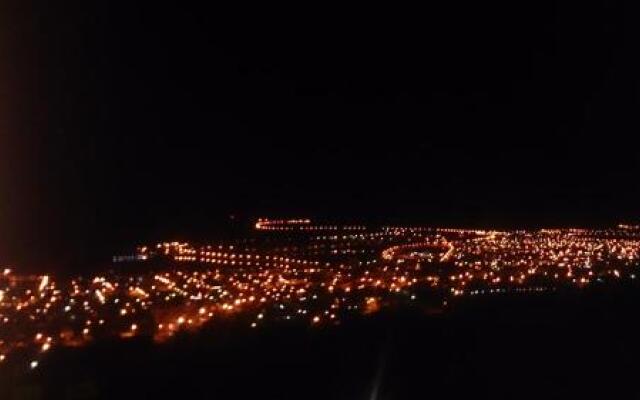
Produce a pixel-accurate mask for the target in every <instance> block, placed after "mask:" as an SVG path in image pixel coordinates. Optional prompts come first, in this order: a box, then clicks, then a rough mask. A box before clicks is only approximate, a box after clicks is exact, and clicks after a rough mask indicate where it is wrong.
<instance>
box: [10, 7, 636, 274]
mask: <svg viewBox="0 0 640 400" xmlns="http://www.w3.org/2000/svg"><path fill="white" fill-rule="evenodd" d="M10 3H16V4H13V5H12V4H10ZM29 3H31V2H29V1H24V2H18V1H16V2H5V3H4V4H3V5H2V8H3V9H2V10H0V14H1V15H2V19H3V20H2V21H0V22H1V26H2V28H0V29H1V31H0V60H1V62H0V91H1V93H0V95H1V96H0V163H1V164H0V168H1V169H0V194H1V197H0V264H3V263H17V264H18V265H20V266H25V267H27V266H38V267H43V266H45V267H47V268H49V267H58V268H65V267H64V266H67V265H74V266H76V267H77V266H79V265H80V266H84V265H89V264H91V263H92V262H94V261H95V260H99V259H102V258H106V257H107V256H109V255H110V254H111V251H112V250H113V249H115V248H119V247H123V246H125V247H126V246H128V245H131V244H136V243H138V242H140V241H144V240H155V239H160V238H183V237H185V238H187V237H190V238H192V237H201V238H207V237H212V236H214V235H215V234H216V233H219V232H220V231H221V230H224V229H225V227H226V226H227V224H228V216H229V215H230V214H234V215H237V216H238V218H239V219H241V220H242V219H244V218H248V217H255V216H268V215H280V216H310V217H320V218H332V219H347V220H363V221H377V222H384V221H405V222H406V221H415V222H416V223H418V222H420V223H438V224H445V225H452V226H453V225H457V226H461V225H476V226H478V225H484V226H539V225H553V226H563V225H597V224H605V223H611V222H615V221H618V220H632V221H633V220H636V221H637V220H638V219H639V214H640V213H639V206H638V204H640V202H639V201H640V191H639V190H638V184H637V180H638V178H637V177H638V174H639V173H640V153H639V150H638V147H637V144H636V140H635V139H634V138H635V136H637V132H638V128H639V127H640V126H639V125H640V124H638V120H637V117H638V105H639V104H638V98H637V95H638V84H639V78H638V71H640V65H639V62H638V43H637V41H635V37H636V36H637V34H638V32H637V30H638V29H637V24H636V23H635V22H636V21H634V16H635V15H637V13H636V12H637V9H632V7H631V6H632V5H633V4H632V3H633V2H628V3H623V2H606V1H601V2H584V3H581V4H579V5H571V6H569V5H561V4H556V3H555V2H540V1H536V2H533V1H532V2H514V1H510V2H499V3H495V2H491V3H490V4H486V3H485V2H474V3H475V4H471V5H469V4H464V3H455V4H453V2H442V3H450V4H448V5H439V6H431V7H430V8H421V9H390V8H389V7H388V6H387V7H384V8H380V9H374V8H373V7H372V6H370V5H366V6H362V7H360V8H357V9H345V8H344V7H342V8H335V9H329V8H324V7H325V6H321V5H319V6H316V7H311V6H309V7H308V8H304V9H303V8H281V9H276V8H272V7H271V5H269V6H268V7H263V8H261V9H255V8H251V7H248V6H247V8H246V9H241V10H230V9H222V8H214V7H213V6H212V5H211V3H215V2H202V3H195V2H188V1H183V2H173V4H167V5H158V4H155V3H152V2H149V3H147V4H146V5H145V4H143V3H142V2H135V1H128V2H117V3H118V4H115V3H116V2H108V1H99V0H96V1H89V2H87V1H67V2H64V4H62V3H59V2H40V3H41V4H39V5H33V4H29ZM34 3H36V2H34ZM45 3H47V4H45ZM160 3H165V2H160ZM205 4H208V5H205Z"/></svg>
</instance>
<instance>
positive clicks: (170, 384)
mask: <svg viewBox="0 0 640 400" xmlns="http://www.w3.org/2000/svg"><path fill="white" fill-rule="evenodd" d="M639 304H640V291H638V288H637V287H624V288H623V287H617V288H611V287H608V288H592V289H589V290H588V291H583V292H562V293H554V294H549V295H538V296H529V297H513V296H506V295H504V296H500V297H493V298H485V299H470V300H464V301H462V302H458V303H457V304H452V305H450V309H449V310H448V311H446V312H445V313H442V314H427V313H425V312H424V310H419V309H412V310H405V311H402V312H393V313H391V312H386V313H381V314H378V315H376V316H370V317H366V318H357V319H354V320H351V321H345V322H344V323H343V324H342V325H341V326H339V327H325V328H320V329H315V328H314V329H311V328H309V327H307V326H295V325H288V326H286V325H282V324H277V325H274V326H272V327H267V328H265V329H262V330H247V329H246V328H244V327H245V326H246V324H245V323H244V321H226V322H222V321H218V323H217V324H216V325H215V326H213V327H211V328H210V329H208V330H206V331H203V332H201V333H199V334H197V335H184V336H182V337H179V338H177V339H176V340H175V341H173V342H172V343H169V344H165V345H163V346H157V345H154V344H152V343H151V342H150V341H148V340H145V339H139V340H135V341H130V342H114V343H101V344H98V345H95V346H92V347H90V348H83V349H62V350H58V351H56V352H54V353H52V354H51V356H50V357H49V358H46V359H45V360H44V361H43V363H42V365H41V367H40V368H39V369H38V370H36V371H35V372H33V373H29V374H26V375H24V374H23V373H22V372H23V371H13V370H5V371H3V373H2V376H1V377H0V398H2V399H5V398H8V399H14V398H15V399H22V398H34V399H49V398H52V399H53V398H55V399H57V398H63V399H191V398H197V399H202V398H207V399H209V398H210V399H370V398H371V396H372V392H374V390H376V387H377V390H376V391H377V398H379V399H416V398H475V399H478V398H480V399H484V398H487V399H489V398H491V399H511V398H520V399H522V398H524V399H539V398H545V399H549V398H551V399H554V398H558V399H567V398H579V397H585V396H589V397H593V396H597V397H601V398H636V397H637V396H638V395H640V387H639V386H638V385H637V383H636V379H635V377H636V375H637V371H638V355H640V346H639V345H638V339H637V337H638V333H639V329H638V327H637V326H636V324H635V322H636V319H637V312H636V311H637V307H638V305H639ZM238 324H241V325H242V327H239V326H238Z"/></svg>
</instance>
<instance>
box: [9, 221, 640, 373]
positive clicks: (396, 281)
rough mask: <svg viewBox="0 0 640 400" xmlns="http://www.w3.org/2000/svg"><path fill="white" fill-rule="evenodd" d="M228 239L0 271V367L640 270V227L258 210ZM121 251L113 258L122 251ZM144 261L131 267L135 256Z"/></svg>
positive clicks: (313, 323) (317, 322)
mask: <svg viewBox="0 0 640 400" xmlns="http://www.w3.org/2000/svg"><path fill="white" fill-rule="evenodd" d="M255 228H256V232H247V234H246V237H245V238H243V239H237V240H234V241H229V242H225V243H215V244H205V245H200V246H194V245H191V244H189V243H186V242H166V243H159V244H156V245H154V246H140V247H138V248H136V249H135V251H133V253H132V254H131V256H126V257H120V258H117V262H118V263H119V264H118V265H119V266H120V267H121V268H119V269H115V270H111V272H104V273H100V274H98V275H96V276H80V277H76V278H74V279H70V280H57V279H56V278H55V277H54V276H52V275H42V276H26V275H19V274H16V273H15V272H14V271H12V270H11V269H8V268H7V269H4V270H3V273H2V274H1V275H0V365H1V364H6V363H7V362H10V361H12V360H15V361H19V360H23V361H24V362H25V367H28V368H30V369H35V368H38V366H39V365H41V362H42V361H43V359H42V357H43V356H44V354H46V353H49V352H51V349H52V348H54V347H55V346H58V345H60V346H83V345H86V344H87V343H90V342H92V341H95V340H99V339H101V338H107V337H120V338H122V339H127V338H132V337H135V336H147V337H152V338H154V339H155V340H156V341H158V342H162V341H165V340H168V339H170V338H171V337H172V336H174V335H175V334H176V333H177V332H180V331H190V330H196V329H198V328H200V327H202V326H204V325H205V324H206V325H211V326H215V324H216V321H217V320H221V319H225V318H235V319H237V320H238V321H240V323H241V324H243V325H244V326H246V327H247V329H260V328H261V327H263V326H265V325H267V324H275V323H288V322H289V321H290V322H291V323H294V322H295V321H298V323H304V324H307V325H308V326H309V327H319V326H323V325H327V324H337V323H339V322H340V321H341V320H343V319H344V318H345V317H347V316H348V315H354V314H369V313H373V312H376V311H378V310H379V309H381V308H384V307H387V308H392V307H402V306H406V305H407V304H413V305H414V306H418V307H421V306H424V307H427V304H428V305H429V307H433V304H438V305H440V306H442V304H446V303H447V300H449V299H450V297H451V296H454V297H455V296H477V295H483V294H484V295H488V294H497V293H506V292H511V293H531V292H544V291H548V290H555V289H557V288H559V287H562V286H576V287H582V286H584V285H587V284H590V283H593V282H598V281H608V280H621V279H630V280H633V279H635V278H636V274H637V269H638V264H639V262H638V260H639V258H640V230H637V229H633V228H632V227H629V226H619V227H617V228H616V229H608V230H585V229H546V230H536V231H533V230H518V231H489V230H486V231H485V230H468V229H449V228H430V227H382V228H380V229H367V228H366V227H364V226H359V225H348V226H338V225H314V224H312V223H311V221H310V220H308V219H297V220H266V219H261V220H259V221H258V222H257V223H256V225H255ZM115 260H116V258H114V261H115ZM121 263H130V265H131V266H135V267H136V268H135V270H136V271H143V272H137V273H136V272H133V269H128V268H129V265H128V264H126V265H125V264H121Z"/></svg>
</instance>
